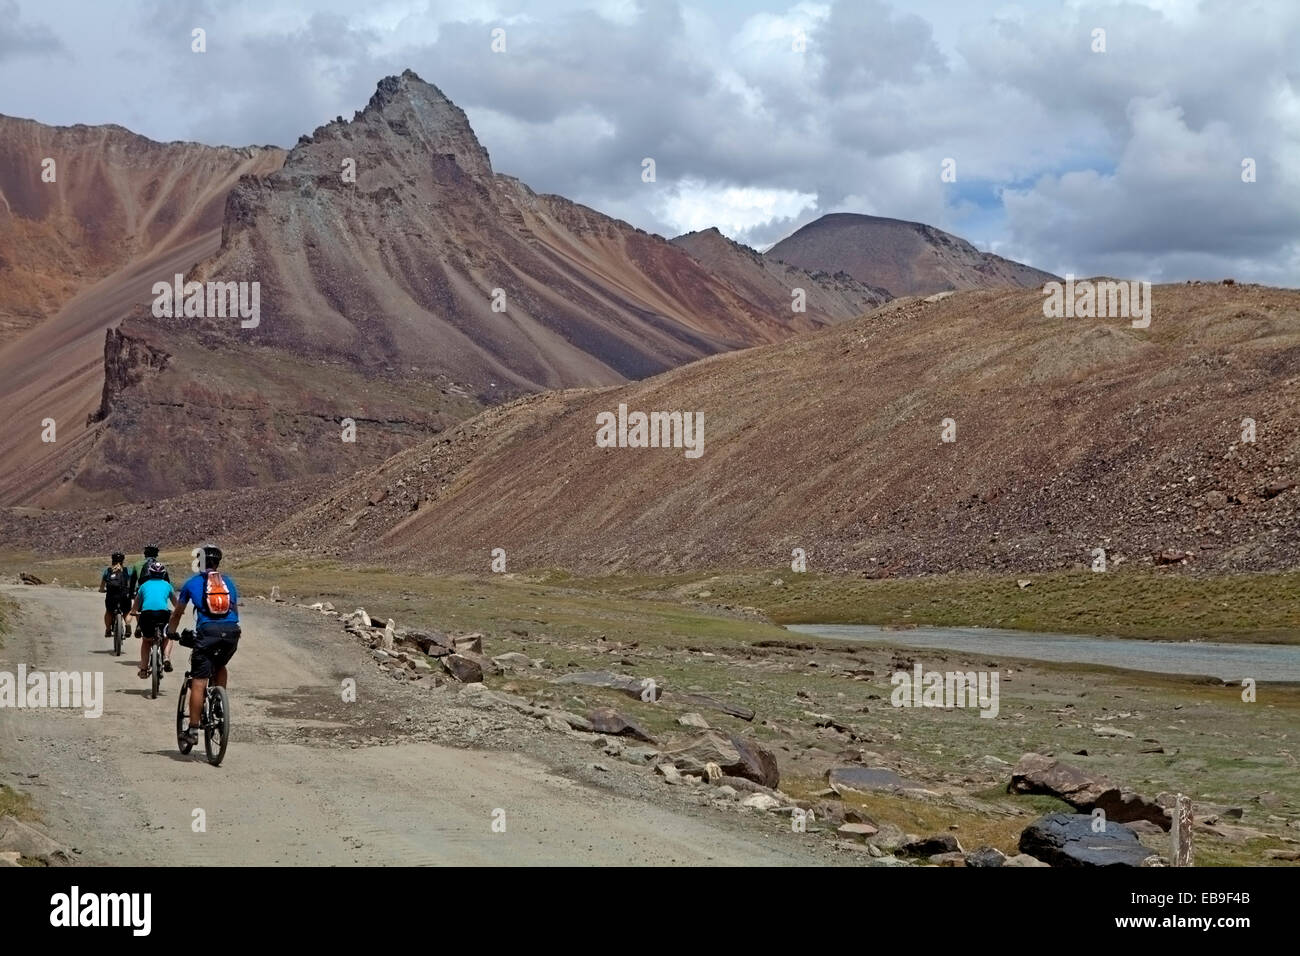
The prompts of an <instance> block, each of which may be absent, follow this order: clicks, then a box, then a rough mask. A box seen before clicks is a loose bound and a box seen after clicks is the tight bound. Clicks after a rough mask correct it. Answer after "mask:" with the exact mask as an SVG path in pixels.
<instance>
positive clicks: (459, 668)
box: [441, 654, 483, 684]
mask: <svg viewBox="0 0 1300 956" xmlns="http://www.w3.org/2000/svg"><path fill="white" fill-rule="evenodd" d="M441 660H442V666H443V667H445V668H447V673H449V674H450V675H451V676H452V677H454V678H456V680H458V681H460V682H461V683H462V684H481V683H482V682H483V668H482V667H480V666H479V664H478V662H477V661H473V660H470V659H469V658H468V657H465V656H463V655H461V654H448V655H447V656H446V657H443V658H441Z"/></svg>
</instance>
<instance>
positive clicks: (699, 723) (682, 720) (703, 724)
mask: <svg viewBox="0 0 1300 956" xmlns="http://www.w3.org/2000/svg"><path fill="white" fill-rule="evenodd" d="M677 723H679V724H681V725H682V726H683V727H694V728H696V729H697V730H710V729H711V728H710V727H709V722H708V721H707V720H705V719H704V718H703V717H701V716H700V715H699V714H682V715H681V716H680V717H678V718H677Z"/></svg>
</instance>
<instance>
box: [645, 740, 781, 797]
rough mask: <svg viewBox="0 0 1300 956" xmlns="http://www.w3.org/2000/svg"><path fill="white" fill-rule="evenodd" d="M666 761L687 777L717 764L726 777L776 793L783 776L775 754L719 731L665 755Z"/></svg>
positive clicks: (667, 751) (669, 751)
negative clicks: (735, 778) (754, 784)
mask: <svg viewBox="0 0 1300 956" xmlns="http://www.w3.org/2000/svg"><path fill="white" fill-rule="evenodd" d="M664 757H665V758H667V759H669V760H671V761H672V762H673V763H675V764H676V765H677V766H678V768H679V769H681V770H683V771H685V772H687V773H704V772H705V767H706V765H707V764H711V763H713V764H717V765H718V767H719V768H721V770H722V772H723V773H724V774H727V775H728V776H732V777H743V778H745V779H746V780H752V781H754V782H755V783H761V784H762V785H763V786H765V787H770V788H772V789H776V788H777V787H778V786H780V784H781V774H780V770H779V769H778V767H777V762H776V757H775V756H774V755H773V754H772V753H771V751H769V750H766V749H764V748H763V747H760V746H759V745H758V744H756V743H754V742H753V741H750V740H746V739H745V738H743V737H740V736H738V735H735V734H731V735H729V736H723V735H722V734H721V733H720V732H718V731H709V732H708V733H705V734H701V735H700V736H699V737H696V738H695V739H694V740H692V741H691V742H690V743H688V744H686V745H684V746H682V747H677V748H675V749H672V750H666V751H664Z"/></svg>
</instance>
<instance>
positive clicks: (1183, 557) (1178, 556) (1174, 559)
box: [1154, 548, 1195, 564]
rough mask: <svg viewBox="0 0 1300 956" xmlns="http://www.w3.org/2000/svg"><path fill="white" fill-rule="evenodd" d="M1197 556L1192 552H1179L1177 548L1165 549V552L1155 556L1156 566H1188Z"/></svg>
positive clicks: (1157, 553)
mask: <svg viewBox="0 0 1300 956" xmlns="http://www.w3.org/2000/svg"><path fill="white" fill-rule="evenodd" d="M1193 557H1195V555H1193V554H1192V552H1190V551H1179V550H1178V549H1177V548H1165V549H1164V550H1163V551H1157V552H1156V553H1155V555H1154V560H1155V562H1156V564H1186V563H1187V562H1188V561H1190V560H1192V558H1193Z"/></svg>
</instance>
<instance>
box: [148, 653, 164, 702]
mask: <svg viewBox="0 0 1300 956" xmlns="http://www.w3.org/2000/svg"><path fill="white" fill-rule="evenodd" d="M149 674H150V676H151V677H152V678H153V697H152V698H151V699H152V700H157V699H158V685H159V684H161V683H162V641H160V640H158V639H157V638H155V639H154V642H153V647H151V648H149Z"/></svg>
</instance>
